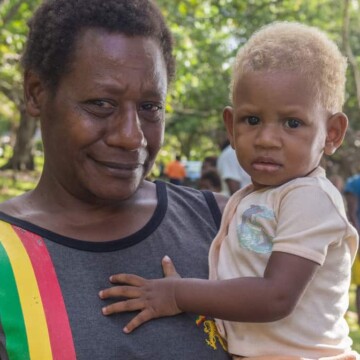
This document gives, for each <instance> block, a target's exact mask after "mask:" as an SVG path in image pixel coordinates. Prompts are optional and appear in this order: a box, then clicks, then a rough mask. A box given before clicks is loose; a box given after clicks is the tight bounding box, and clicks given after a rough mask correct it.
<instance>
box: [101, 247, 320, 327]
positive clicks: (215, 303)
mask: <svg viewBox="0 0 360 360" xmlns="http://www.w3.org/2000/svg"><path fill="white" fill-rule="evenodd" d="M317 267H318V264H317V263H315V262H313V261H310V260H307V259H305V258H302V257H299V256H295V255H291V254H287V253H282V252H273V253H272V255H271V257H270V259H269V262H268V264H267V267H266V269H265V273H264V277H243V278H236V279H230V280H215V281H214V280H202V279H181V278H180V277H179V276H178V275H177V273H176V270H175V267H174V265H173V264H172V262H171V261H170V259H169V258H166V257H165V258H164V259H163V268H164V274H165V278H163V279H157V280H146V279H144V278H141V277H139V276H136V275H128V274H118V275H113V276H112V277H111V282H112V283H119V284H128V285H121V286H115V287H112V288H109V289H106V290H103V291H101V292H100V297H101V298H102V299H106V298H112V297H126V298H128V299H129V300H125V301H121V302H117V303H114V304H111V305H109V306H106V307H104V308H103V313H104V314H105V315H110V314H113V313H117V312H125V311H134V310H140V313H139V314H138V315H136V316H135V317H134V318H133V319H132V320H131V321H130V322H129V324H128V325H127V326H126V327H125V328H124V331H125V332H131V331H132V330H134V329H135V328H136V327H138V326H140V325H141V324H143V323H144V322H146V321H149V320H151V319H154V318H158V317H163V316H170V315H176V314H178V313H180V312H183V311H185V312H193V313H197V314H202V315H208V316H212V317H215V318H218V319H223V320H231V321H242V322H271V321H275V320H279V319H281V318H283V317H285V316H287V315H289V314H290V313H291V312H292V311H293V309H294V307H295V305H296V304H297V302H298V300H299V299H300V297H301V295H302V294H303V292H304V290H305V288H306V286H307V285H308V283H309V282H310V281H311V279H312V277H313V275H314V273H315V271H316V269H317ZM129 285H130V286H129Z"/></svg>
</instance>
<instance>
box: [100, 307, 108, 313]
mask: <svg viewBox="0 0 360 360" xmlns="http://www.w3.org/2000/svg"><path fill="white" fill-rule="evenodd" d="M101 311H102V313H103V314H104V315H106V314H107V309H106V307H103V308H102V309H101Z"/></svg>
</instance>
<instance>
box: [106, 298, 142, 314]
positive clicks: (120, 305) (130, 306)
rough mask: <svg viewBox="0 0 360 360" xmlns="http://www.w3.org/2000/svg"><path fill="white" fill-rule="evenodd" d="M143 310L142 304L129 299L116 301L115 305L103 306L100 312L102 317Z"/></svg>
mask: <svg viewBox="0 0 360 360" xmlns="http://www.w3.org/2000/svg"><path fill="white" fill-rule="evenodd" d="M143 308H144V302H143V301H142V300H140V299H131V300H124V301H118V302H116V303H113V304H110V305H107V306H104V307H103V308H102V309H101V310H102V313H103V314H104V315H111V314H116V313H121V312H128V311H136V310H142V309H143Z"/></svg>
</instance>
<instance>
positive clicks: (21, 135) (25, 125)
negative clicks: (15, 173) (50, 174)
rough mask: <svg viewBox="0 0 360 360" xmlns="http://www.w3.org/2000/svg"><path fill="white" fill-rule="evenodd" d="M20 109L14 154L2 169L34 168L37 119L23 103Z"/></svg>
mask: <svg viewBox="0 0 360 360" xmlns="http://www.w3.org/2000/svg"><path fill="white" fill-rule="evenodd" d="M19 110H20V125H19V128H18V130H17V132H16V141H15V145H14V152H13V156H12V157H11V159H10V160H9V161H8V162H7V163H6V164H5V165H4V166H3V167H2V169H13V170H34V168H35V164H34V135H35V131H36V128H37V121H36V119H35V118H32V117H30V116H29V115H28V114H27V113H26V110H25V107H24V106H23V104H22V105H21V107H20V109H19Z"/></svg>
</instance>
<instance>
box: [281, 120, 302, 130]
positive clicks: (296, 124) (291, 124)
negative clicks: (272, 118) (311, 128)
mask: <svg viewBox="0 0 360 360" xmlns="http://www.w3.org/2000/svg"><path fill="white" fill-rule="evenodd" d="M300 125H301V121H300V120H298V119H288V120H286V121H285V127H288V128H291V129H296V128H298V127H299V126H300Z"/></svg>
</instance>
